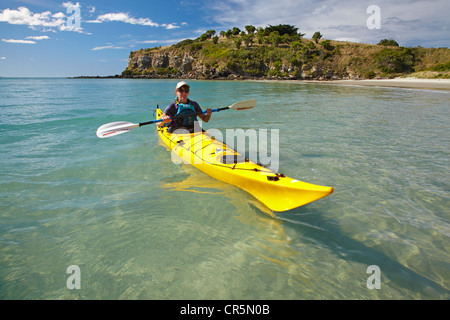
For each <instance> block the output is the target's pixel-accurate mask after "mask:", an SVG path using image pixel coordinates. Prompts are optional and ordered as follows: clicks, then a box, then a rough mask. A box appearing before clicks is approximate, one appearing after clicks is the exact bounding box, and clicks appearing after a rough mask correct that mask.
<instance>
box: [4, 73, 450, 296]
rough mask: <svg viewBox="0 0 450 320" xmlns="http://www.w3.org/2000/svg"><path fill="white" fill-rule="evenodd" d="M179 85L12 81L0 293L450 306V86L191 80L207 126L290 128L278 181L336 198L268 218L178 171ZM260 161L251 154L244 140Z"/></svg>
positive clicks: (251, 202)
mask: <svg viewBox="0 0 450 320" xmlns="http://www.w3.org/2000/svg"><path fill="white" fill-rule="evenodd" d="M176 82H177V80H136V79H65V78H1V79H0V137H1V139H0V144H1V148H0V298H1V299H19V300H20V299H31V300H34V299H152V300H160V299H167V300H175V299H177V300H178V299H183V300H184V299H193V300H197V299H198V300H210V299H212V300H223V299H225V300H228V299H232V300H235V299H236V300H242V299H246V300H260V299H264V300H272V299H273V300H304V299H313V300H320V299H327V300H329V299H331V300H334V299H344V300H349V299H364V300H365V299H408V300H409V299H449V298H450V241H449V236H450V210H449V208H450V206H449V190H450V188H449V182H450V174H449V159H450V157H449V150H450V140H449V123H450V112H449V110H450V109H449V107H450V92H448V91H438V90H418V89H400V88H377V87H358V86H342V85H333V84H332V83H331V84H313V83H300V82H292V83H290V82H258V81H194V80H192V81H190V82H189V83H190V85H191V93H190V96H189V97H190V98H191V99H192V100H195V101H197V102H198V103H199V104H200V106H202V107H203V109H206V107H212V108H217V107H223V106H229V105H231V104H233V103H235V102H238V101H242V100H248V99H257V101H258V102H257V105H256V107H255V108H253V109H251V110H247V111H242V112H236V111H231V110H229V111H224V112H220V113H213V115H212V118H211V121H209V122H208V123H204V124H203V127H204V129H211V128H214V129H218V130H221V131H222V132H225V131H226V130H227V129H244V130H249V129H254V130H259V129H266V130H269V131H272V130H279V131H278V132H279V148H278V149H279V150H278V157H279V163H278V167H279V169H278V171H279V172H280V173H282V174H285V175H286V176H289V177H292V178H295V179H298V180H302V181H305V182H309V183H314V184H320V185H326V186H332V187H333V188H334V193H333V194H331V195H330V196H328V197H326V198H323V199H320V200H318V201H316V202H313V203H310V204H307V205H305V206H302V207H299V208H296V209H293V210H290V211H286V212H276V213H272V212H269V211H268V209H267V208H265V207H264V206H263V205H262V204H261V203H260V202H259V201H258V200H256V199H255V198H253V197H252V196H251V195H250V194H248V193H246V192H245V191H243V190H241V189H239V188H237V187H234V186H232V185H228V184H225V183H223V182H220V181H217V180H215V179H213V178H211V177H209V176H207V175H206V174H204V173H203V172H201V171H199V170H197V169H195V168H194V167H192V166H190V165H188V164H177V163H174V162H173V161H172V159H171V154H170V152H169V151H168V150H167V149H166V148H165V147H164V146H163V145H162V144H161V143H160V142H159V140H158V139H159V138H158V135H157V133H156V129H155V127H154V125H148V126H143V127H140V128H136V129H134V130H132V131H131V132H128V133H126V134H122V135H119V136H115V137H111V138H109V139H99V138H97V136H96V130H97V128H98V127H99V126H101V125H102V124H105V123H108V122H114V121H130V122H133V123H139V122H145V121H150V120H153V119H154V110H155V108H156V106H157V105H159V106H160V107H161V108H164V107H165V106H167V105H168V104H169V103H170V102H171V101H173V99H174V97H175V95H174V88H175V84H176ZM247 148H248V149H249V150H252V148H253V147H252V146H247Z"/></svg>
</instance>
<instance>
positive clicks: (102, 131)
mask: <svg viewBox="0 0 450 320" xmlns="http://www.w3.org/2000/svg"><path fill="white" fill-rule="evenodd" d="M137 127H139V124H135V123H131V122H127V121H117V122H111V123H107V124H104V125H102V126H100V127H99V128H98V129H97V137H99V138H109V137H113V136H117V135H118V134H122V133H125V132H128V131H130V130H133V129H134V128H137Z"/></svg>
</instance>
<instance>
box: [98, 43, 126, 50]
mask: <svg viewBox="0 0 450 320" xmlns="http://www.w3.org/2000/svg"><path fill="white" fill-rule="evenodd" d="M105 49H125V48H124V47H118V46H114V45H112V44H111V45H107V46H102V47H95V48H92V49H91V50H93V51H97V50H105Z"/></svg>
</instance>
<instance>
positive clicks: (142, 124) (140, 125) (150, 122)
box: [139, 107, 230, 127]
mask: <svg viewBox="0 0 450 320" xmlns="http://www.w3.org/2000/svg"><path fill="white" fill-rule="evenodd" d="M227 109H230V107H223V108H217V109H213V110H212V112H219V111H222V110H227ZM206 112H207V111H203V112H197V113H196V115H201V114H205V113H206ZM188 116H191V114H182V115H179V116H175V117H173V118H171V120H175V119H180V118H184V117H188ZM161 121H162V120H161V119H159V120H153V121H148V122H141V123H139V127H142V126H145V125H147V124H152V123H156V122H161Z"/></svg>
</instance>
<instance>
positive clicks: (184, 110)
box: [174, 101, 197, 128]
mask: <svg viewBox="0 0 450 320" xmlns="http://www.w3.org/2000/svg"><path fill="white" fill-rule="evenodd" d="M180 115H186V116H184V117H182V118H179V119H175V120H174V121H175V126H176V127H186V128H190V127H193V126H194V122H195V121H196V120H197V114H196V112H195V108H194V105H193V104H192V103H191V102H190V101H188V103H178V111H177V113H176V115H175V117H176V116H180Z"/></svg>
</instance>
